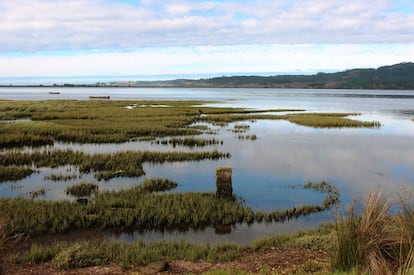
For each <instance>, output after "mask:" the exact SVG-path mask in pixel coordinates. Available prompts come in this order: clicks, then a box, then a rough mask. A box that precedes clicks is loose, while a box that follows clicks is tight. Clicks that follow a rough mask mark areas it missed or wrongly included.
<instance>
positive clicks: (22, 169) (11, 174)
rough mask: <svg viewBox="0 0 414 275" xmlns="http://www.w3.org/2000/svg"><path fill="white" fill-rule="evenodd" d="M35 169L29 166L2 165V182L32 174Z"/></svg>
mask: <svg viewBox="0 0 414 275" xmlns="http://www.w3.org/2000/svg"><path fill="white" fill-rule="evenodd" d="M33 172H34V171H33V170H32V168H29V167H28V166H16V165H13V164H12V165H10V166H3V165H0V183H1V182H6V181H18V180H21V179H24V178H26V177H28V176H30V175H31V174H32V173H33Z"/></svg>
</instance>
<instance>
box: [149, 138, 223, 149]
mask: <svg viewBox="0 0 414 275" xmlns="http://www.w3.org/2000/svg"><path fill="white" fill-rule="evenodd" d="M153 143H156V144H163V145H172V146H173V147H176V146H177V145H182V146H187V147H190V148H192V147H205V146H210V145H216V144H220V145H223V141H220V140H217V139H214V138H211V139H202V138H194V137H187V138H169V139H163V140H156V141H154V142H153Z"/></svg>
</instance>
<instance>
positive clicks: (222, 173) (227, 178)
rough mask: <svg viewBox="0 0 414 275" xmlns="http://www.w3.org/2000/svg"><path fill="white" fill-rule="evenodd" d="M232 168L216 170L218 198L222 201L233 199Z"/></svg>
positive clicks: (218, 168)
mask: <svg viewBox="0 0 414 275" xmlns="http://www.w3.org/2000/svg"><path fill="white" fill-rule="evenodd" d="M231 172H232V169H231V167H217V168H216V196H217V198H220V199H233V187H232V183H231Z"/></svg>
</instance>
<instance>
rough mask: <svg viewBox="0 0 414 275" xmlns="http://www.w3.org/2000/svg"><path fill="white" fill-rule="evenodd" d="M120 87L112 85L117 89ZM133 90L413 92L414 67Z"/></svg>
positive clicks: (216, 80)
mask: <svg viewBox="0 0 414 275" xmlns="http://www.w3.org/2000/svg"><path fill="white" fill-rule="evenodd" d="M116 84H117V83H111V85H115V86H116ZM129 85H131V83H129ZM132 85H133V86H147V87H148V86H156V87H212V88H216V87H217V88H221V87H223V88H224V87H229V88H233V87H240V88H243V87H245V88H248V87H252V88H314V89H401V90H410V89H412V90H414V63H412V62H407V63H400V64H395V65H391V66H384V67H380V68H378V69H352V70H347V71H343V72H337V73H318V74H314V75H276V76H267V77H264V76H229V77H214V78H208V79H198V80H190V79H177V80H170V81H137V82H134V83H133V84H132Z"/></svg>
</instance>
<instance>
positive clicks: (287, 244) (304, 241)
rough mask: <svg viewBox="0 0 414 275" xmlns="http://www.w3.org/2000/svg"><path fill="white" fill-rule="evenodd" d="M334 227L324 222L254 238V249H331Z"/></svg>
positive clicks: (332, 247) (332, 249) (333, 248)
mask: <svg viewBox="0 0 414 275" xmlns="http://www.w3.org/2000/svg"><path fill="white" fill-rule="evenodd" d="M334 238H335V227H334V225H333V224H331V223H325V224H322V225H321V226H319V228H317V229H312V230H306V231H301V232H298V233H294V234H282V235H277V236H273V237H266V238H261V239H257V240H255V242H254V244H253V249H254V250H256V251H257V250H270V249H274V248H278V249H292V248H293V249H305V248H309V247H311V248H312V249H315V250H324V251H331V252H333V251H334V250H335V247H334Z"/></svg>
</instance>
